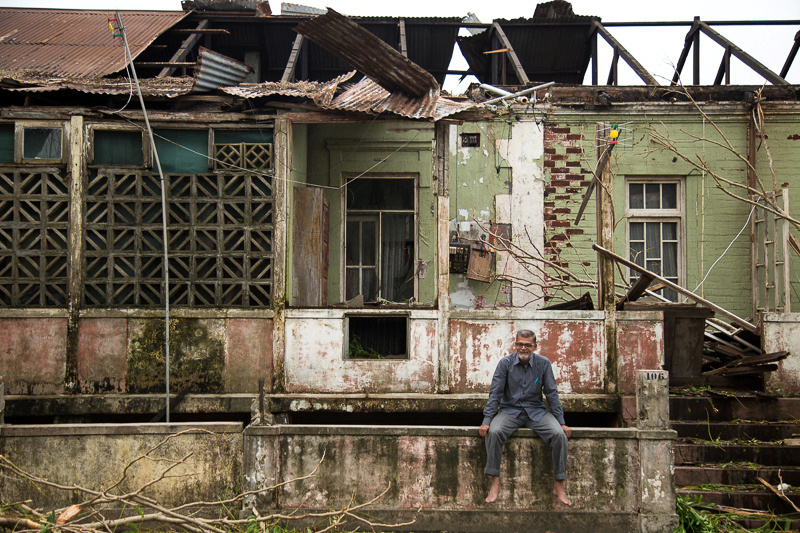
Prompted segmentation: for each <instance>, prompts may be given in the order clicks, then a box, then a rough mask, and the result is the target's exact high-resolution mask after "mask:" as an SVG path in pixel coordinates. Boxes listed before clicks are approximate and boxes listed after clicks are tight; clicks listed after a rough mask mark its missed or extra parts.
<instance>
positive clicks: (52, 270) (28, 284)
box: [0, 168, 69, 308]
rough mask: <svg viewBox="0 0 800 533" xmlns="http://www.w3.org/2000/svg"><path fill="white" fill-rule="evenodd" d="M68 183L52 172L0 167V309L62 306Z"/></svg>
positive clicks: (65, 288) (64, 297)
mask: <svg viewBox="0 0 800 533" xmlns="http://www.w3.org/2000/svg"><path fill="white" fill-rule="evenodd" d="M68 234H69V179H68V178H67V177H65V176H64V175H62V172H61V171H59V170H58V169H55V168H47V169H41V168H39V169H30V170H20V169H0V306H1V307H36V308H41V307H56V306H59V307H60V306H64V305H66V303H67V277H68V268H67V264H68V255H67V242H68Z"/></svg>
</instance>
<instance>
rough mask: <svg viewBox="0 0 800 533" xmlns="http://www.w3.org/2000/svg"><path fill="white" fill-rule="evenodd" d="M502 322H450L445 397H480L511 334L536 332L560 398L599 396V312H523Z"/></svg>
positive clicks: (601, 363)
mask: <svg viewBox="0 0 800 533" xmlns="http://www.w3.org/2000/svg"><path fill="white" fill-rule="evenodd" d="M509 313H510V315H511V316H508V317H498V318H491V317H484V318H479V317H474V318H472V317H469V316H467V314H466V313H464V314H457V315H456V316H453V317H452V319H451V321H450V338H451V350H450V369H451V376H450V380H451V382H450V385H451V392H456V393H486V392H488V391H489V385H490V384H491V380H492V375H493V374H494V369H495V367H496V366H497V362H498V361H499V360H500V359H501V358H502V357H504V356H506V355H508V354H510V353H513V352H514V351H515V350H514V346H513V343H514V340H515V335H516V332H517V331H518V330H520V329H531V330H533V331H534V332H536V337H537V341H538V344H539V347H538V349H537V352H538V353H540V354H541V355H544V356H545V357H547V358H548V359H550V362H551V363H552V365H553V374H554V375H555V378H556V382H557V383H558V388H559V392H560V393H562V394H571V393H574V394H590V393H601V392H603V375H604V368H605V356H604V350H603V346H604V345H603V313H601V312H596V311H561V312H558V314H559V317H558V319H556V318H554V316H553V315H554V312H542V311H539V312H529V313H527V316H524V317H522V316H517V315H516V314H515V313H513V312H509Z"/></svg>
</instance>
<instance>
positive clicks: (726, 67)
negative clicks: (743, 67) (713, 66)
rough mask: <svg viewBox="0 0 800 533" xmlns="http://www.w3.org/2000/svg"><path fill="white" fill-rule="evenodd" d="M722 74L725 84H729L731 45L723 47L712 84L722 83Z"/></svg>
mask: <svg viewBox="0 0 800 533" xmlns="http://www.w3.org/2000/svg"><path fill="white" fill-rule="evenodd" d="M722 76H725V85H730V84H731V47H730V46H726V47H725V53H724V54H722V61H721V62H720V64H719V70H718V71H717V77H716V78H714V85H719V84H721V83H722Z"/></svg>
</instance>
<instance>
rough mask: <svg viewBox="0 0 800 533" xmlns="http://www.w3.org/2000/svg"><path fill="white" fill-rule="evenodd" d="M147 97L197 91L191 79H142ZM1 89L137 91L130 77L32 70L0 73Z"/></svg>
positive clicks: (21, 90) (170, 96)
mask: <svg viewBox="0 0 800 533" xmlns="http://www.w3.org/2000/svg"><path fill="white" fill-rule="evenodd" d="M139 86H140V87H141V89H142V94H143V95H144V96H162V97H167V98H174V97H176V96H181V95H184V94H189V93H190V92H192V90H193V89H194V79H192V78H144V79H140V80H139ZM0 88H2V89H5V90H9V91H20V92H47V91H61V90H66V89H71V90H74V91H80V92H84V93H89V94H111V95H119V94H128V93H129V92H131V90H133V91H136V87H135V85H133V81H132V80H128V79H127V78H113V79H108V78H95V77H80V78H78V77H52V76H46V75H43V74H38V73H35V72H30V71H17V70H0Z"/></svg>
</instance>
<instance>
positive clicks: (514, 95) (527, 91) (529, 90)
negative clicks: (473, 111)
mask: <svg viewBox="0 0 800 533" xmlns="http://www.w3.org/2000/svg"><path fill="white" fill-rule="evenodd" d="M555 84H556V82H554V81H549V82H547V83H544V84H542V85H537V86H536V87H528V88H527V89H524V90H522V91H519V92H516V93H511V94H508V95H506V96H499V97H497V98H493V99H492V100H487V101H485V102H484V104H485V105H492V104H496V103H498V102H502V101H503V100H506V99H507V98H518V97H520V96H524V95H526V94H531V93H534V92H536V91H538V90H539V89H546V88H547V87H550V86H553V85H555Z"/></svg>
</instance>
